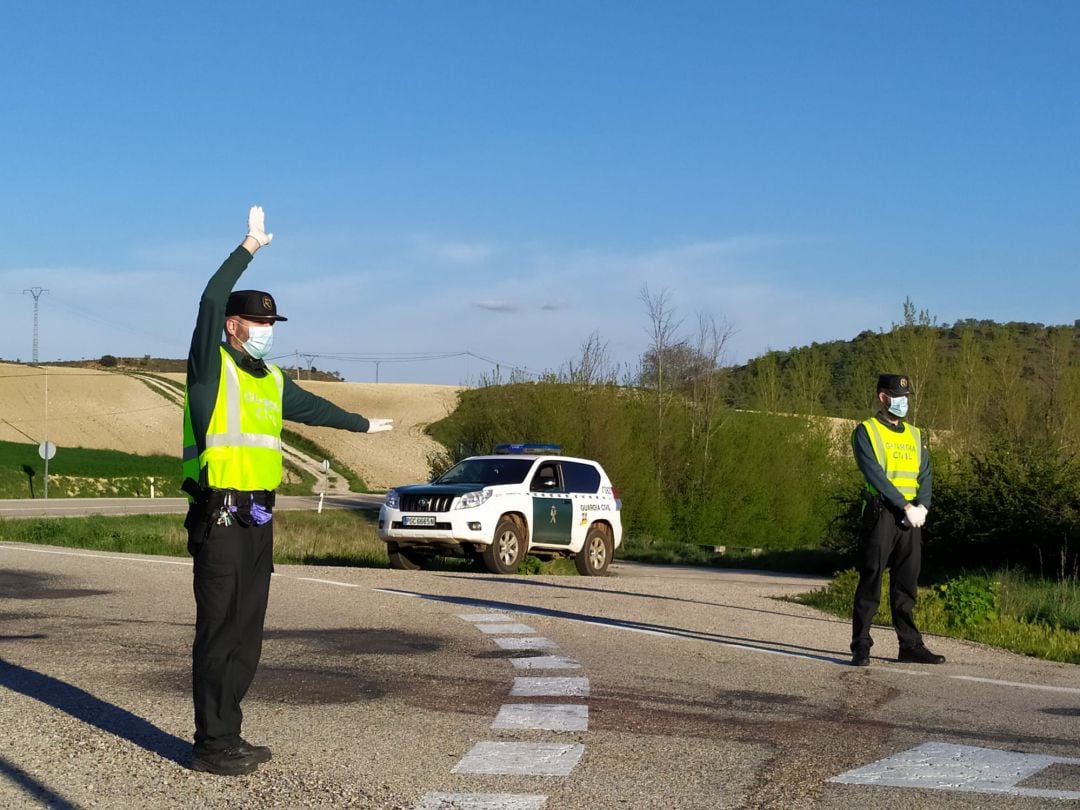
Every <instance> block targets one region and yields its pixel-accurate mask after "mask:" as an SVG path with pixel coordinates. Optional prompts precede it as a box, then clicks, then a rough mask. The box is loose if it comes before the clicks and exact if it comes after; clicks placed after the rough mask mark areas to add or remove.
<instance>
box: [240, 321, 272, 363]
mask: <svg viewBox="0 0 1080 810" xmlns="http://www.w3.org/2000/svg"><path fill="white" fill-rule="evenodd" d="M273 345H274V327H272V326H249V327H248V339H247V340H245V341H244V351H246V352H247V353H248V354H249V355H251V356H252V357H254V358H255V359H256V360H262V359H263V358H264V357H266V355H268V354H270V347H271V346H273Z"/></svg>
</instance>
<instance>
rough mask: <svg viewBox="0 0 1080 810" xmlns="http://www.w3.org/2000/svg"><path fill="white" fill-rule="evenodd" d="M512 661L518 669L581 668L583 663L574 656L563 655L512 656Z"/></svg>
mask: <svg viewBox="0 0 1080 810" xmlns="http://www.w3.org/2000/svg"><path fill="white" fill-rule="evenodd" d="M510 663H511V664H513V665H514V667H515V668H516V669H581V664H580V663H578V662H577V661H575V660H574V659H573V658H566V657H565V656H562V655H531V656H526V657H524V658H511V659H510Z"/></svg>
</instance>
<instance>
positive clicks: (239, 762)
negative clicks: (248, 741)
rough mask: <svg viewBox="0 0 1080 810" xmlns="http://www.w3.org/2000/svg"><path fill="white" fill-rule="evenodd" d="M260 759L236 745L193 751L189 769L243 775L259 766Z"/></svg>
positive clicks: (226, 774) (218, 773) (225, 774)
mask: <svg viewBox="0 0 1080 810" xmlns="http://www.w3.org/2000/svg"><path fill="white" fill-rule="evenodd" d="M259 762H260V760H259V759H257V758H256V757H255V756H254V755H252V754H251V753H249V752H248V751H246V750H244V749H243V748H241V747H240V746H238V745H234V746H232V747H231V748H222V749H219V750H216V751H195V752H194V755H193V756H192V758H191V770H193V771H203V772H205V773H213V774H217V775H218V776H243V775H244V774H247V773H251V772H252V771H254V770H255V769H256V768H258V767H259Z"/></svg>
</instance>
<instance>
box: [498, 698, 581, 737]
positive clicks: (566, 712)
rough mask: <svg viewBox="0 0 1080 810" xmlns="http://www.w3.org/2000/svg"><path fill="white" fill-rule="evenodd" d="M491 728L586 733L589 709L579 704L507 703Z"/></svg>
mask: <svg viewBox="0 0 1080 810" xmlns="http://www.w3.org/2000/svg"><path fill="white" fill-rule="evenodd" d="M491 727H492V728H500V729H514V728H519V729H534V730H539V731H587V730H588V728H589V707H588V706H586V705H584V704H580V703H507V704H504V705H503V706H502V707H501V708H500V709H499V713H498V714H497V715H496V716H495V722H494V723H492V724H491Z"/></svg>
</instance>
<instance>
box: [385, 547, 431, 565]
mask: <svg viewBox="0 0 1080 810" xmlns="http://www.w3.org/2000/svg"><path fill="white" fill-rule="evenodd" d="M386 556H387V557H389V558H390V567H391V568H396V569H397V570H399V571H419V570H420V569H421V568H423V567H424V564H425V563H426V562H427V561H428V560H429V559H430V557H429V555H427V554H421V553H420V552H418V551H414V550H413V549H411V548H402V547H401V546H399V545H398V544H397V543H394V542H389V543H387V544H386Z"/></svg>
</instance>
